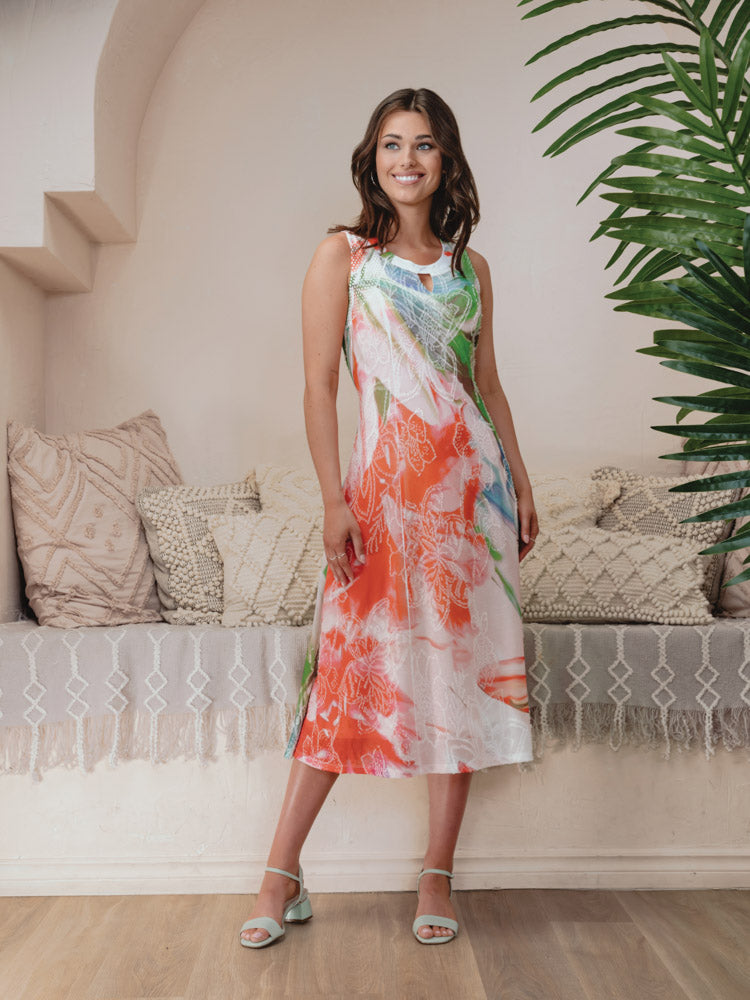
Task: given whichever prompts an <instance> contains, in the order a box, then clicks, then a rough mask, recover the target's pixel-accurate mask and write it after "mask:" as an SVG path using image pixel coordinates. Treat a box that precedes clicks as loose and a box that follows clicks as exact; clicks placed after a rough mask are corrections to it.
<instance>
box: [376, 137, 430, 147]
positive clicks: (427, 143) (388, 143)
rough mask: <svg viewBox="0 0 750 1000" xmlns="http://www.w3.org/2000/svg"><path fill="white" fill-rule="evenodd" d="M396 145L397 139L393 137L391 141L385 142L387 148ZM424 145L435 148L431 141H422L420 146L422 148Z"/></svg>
mask: <svg viewBox="0 0 750 1000" xmlns="http://www.w3.org/2000/svg"><path fill="white" fill-rule="evenodd" d="M396 145H397V143H396V142H395V140H393V139H391V141H390V142H387V143H386V144H385V148H386V149H388V147H389V146H396ZM422 146H427V148H428V149H432V148H433V146H432V143H431V142H420V144H419V148H421V147H422Z"/></svg>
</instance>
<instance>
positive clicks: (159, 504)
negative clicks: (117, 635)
mask: <svg viewBox="0 0 750 1000" xmlns="http://www.w3.org/2000/svg"><path fill="white" fill-rule="evenodd" d="M136 503H137V507H138V512H139V514H140V515H141V520H142V521H143V527H144V528H145V531H146V538H147V539H148V547H149V549H150V551H151V558H152V559H153V562H154V572H155V574H156V583H157V587H158V592H159V600H160V601H161V605H162V614H163V615H164V618H165V619H166V620H167V621H168V622H170V623H171V624H173V625H205V624H208V623H210V622H214V623H221V616H222V614H223V612H224V568H223V565H222V559H221V555H220V554H219V550H218V548H217V547H216V542H215V541H214V537H213V535H212V533H211V531H210V529H209V525H208V519H209V518H210V517H211V516H215V515H218V514H230V513H231V514H248V513H252V512H253V511H259V510H260V497H259V496H258V486H257V483H256V479H255V472H254V471H252V470H251V471H250V472H249V473H248V475H247V476H246V477H245V478H244V479H243V480H241V481H240V482H237V483H225V484H221V485H218V486H184V485H183V486H169V487H166V488H165V489H148V490H141V492H140V493H139V494H138V499H137V501H136Z"/></svg>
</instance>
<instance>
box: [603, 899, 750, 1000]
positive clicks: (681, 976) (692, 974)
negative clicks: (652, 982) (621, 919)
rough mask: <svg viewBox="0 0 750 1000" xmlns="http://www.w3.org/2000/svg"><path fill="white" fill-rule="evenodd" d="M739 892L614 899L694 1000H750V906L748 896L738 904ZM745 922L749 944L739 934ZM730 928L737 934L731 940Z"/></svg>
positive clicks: (732, 935)
mask: <svg viewBox="0 0 750 1000" xmlns="http://www.w3.org/2000/svg"><path fill="white" fill-rule="evenodd" d="M736 892H737V893H738V892H740V890H732V889H723V890H711V889H691V890H673V891H670V892H656V891H653V890H652V891H648V890H639V891H634V892H616V893H615V895H616V896H617V898H618V899H619V900H620V902H621V903H622V904H623V906H624V907H625V909H627V911H628V912H629V913H630V916H631V918H632V920H633V921H634V923H635V924H636V925H637V926H638V927H639V928H640V930H641V932H642V934H643V935H644V937H645V938H646V939H647V940H648V941H649V943H650V944H651V947H652V948H653V950H654V951H655V952H656V953H657V954H658V955H659V957H660V958H661V961H662V962H663V964H664V965H665V966H666V968H667V969H669V971H670V972H671V974H672V976H673V978H674V979H675V980H676V982H677V983H679V985H680V987H681V988H682V990H683V991H684V992H685V994H686V995H687V996H688V997H689V998H690V1000H717V998H718V997H720V998H721V1000H747V998H748V996H750V958H748V955H747V933H748V925H747V923H746V914H747V909H748V905H749V904H748V900H747V898H745V899H743V900H741V901H740V902H735V901H734V900H733V898H732V897H733V896H734V894H735V893H736ZM742 895H743V896H745V897H747V896H748V893H747V892H743V893H742ZM730 908H731V913H732V917H731V920H730V918H729V917H727V912H728V911H729V909H730ZM743 921H745V933H744V945H743V941H742V938H741V937H738V935H737V931H738V930H739V927H740V926H741V924H742V922H743ZM730 925H732V926H734V927H735V928H736V930H735V931H734V932H733V933H732V934H731V935H730V936H727V933H726V930H727V927H728V926H730Z"/></svg>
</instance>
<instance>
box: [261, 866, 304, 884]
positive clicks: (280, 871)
mask: <svg viewBox="0 0 750 1000" xmlns="http://www.w3.org/2000/svg"><path fill="white" fill-rule="evenodd" d="M266 871H267V872H276V874H277V875H286V876H287V877H288V878H293V879H294V881H295V882H299V884H300V885H302V865H300V869H299V875H293V874H292V873H291V872H287V871H284V869H283V868H272V867H271V866H270V865H266Z"/></svg>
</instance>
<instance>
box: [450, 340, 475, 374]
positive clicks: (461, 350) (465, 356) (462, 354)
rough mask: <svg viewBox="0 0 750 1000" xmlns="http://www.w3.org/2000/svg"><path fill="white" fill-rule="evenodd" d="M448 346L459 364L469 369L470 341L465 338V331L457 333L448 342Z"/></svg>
mask: <svg viewBox="0 0 750 1000" xmlns="http://www.w3.org/2000/svg"><path fill="white" fill-rule="evenodd" d="M450 346H451V347H452V348H453V353H454V354H455V355H456V357H457V358H458V360H459V361H460V362H461V364H462V365H463V366H464V367H465V368H466V369H467V370H468V371H471V353H472V345H471V341H470V340H469V339H468V338H467V336H466V334H465V333H458V334H456V336H455V337H454V338H453V340H452V341H451V342H450Z"/></svg>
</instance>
